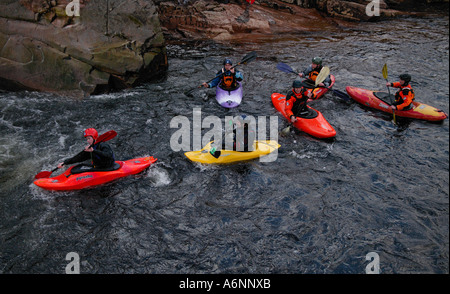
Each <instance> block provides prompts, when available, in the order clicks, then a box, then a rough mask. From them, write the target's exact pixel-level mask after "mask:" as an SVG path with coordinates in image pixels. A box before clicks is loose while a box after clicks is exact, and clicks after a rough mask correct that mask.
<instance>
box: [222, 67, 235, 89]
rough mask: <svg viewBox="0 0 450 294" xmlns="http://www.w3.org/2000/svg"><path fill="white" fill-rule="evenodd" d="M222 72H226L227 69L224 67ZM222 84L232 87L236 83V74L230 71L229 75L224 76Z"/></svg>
mask: <svg viewBox="0 0 450 294" xmlns="http://www.w3.org/2000/svg"><path fill="white" fill-rule="evenodd" d="M222 72H223V73H225V69H223V68H222ZM222 84H223V85H224V86H225V87H227V88H231V87H232V86H233V85H235V81H234V74H232V73H228V74H227V75H225V74H224V75H223V76H222Z"/></svg>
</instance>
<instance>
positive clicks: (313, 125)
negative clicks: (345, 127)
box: [272, 93, 336, 139]
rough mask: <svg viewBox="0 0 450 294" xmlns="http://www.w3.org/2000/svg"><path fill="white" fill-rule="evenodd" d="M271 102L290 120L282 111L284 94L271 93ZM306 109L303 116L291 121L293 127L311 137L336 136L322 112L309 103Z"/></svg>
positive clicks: (284, 101) (324, 137)
mask: <svg viewBox="0 0 450 294" xmlns="http://www.w3.org/2000/svg"><path fill="white" fill-rule="evenodd" d="M272 103H273V105H274V106H275V108H276V110H278V111H279V112H280V113H281V114H282V115H283V116H284V117H285V118H286V119H287V120H288V121H290V120H289V117H288V116H287V115H286V112H285V111H284V107H285V104H286V95H283V94H279V93H273V94H272ZM308 110H309V111H308V113H307V114H306V115H305V116H299V117H297V121H296V122H295V123H293V125H294V127H296V128H297V129H299V130H300V131H303V132H305V133H307V134H309V135H311V136H313V137H316V138H320V139H326V138H333V137H335V136H336V131H335V130H334V128H333V127H332V126H331V125H330V124H329V123H328V122H327V120H326V119H325V118H324V117H323V115H322V113H320V112H319V111H318V110H316V109H314V108H312V107H310V106H309V105H308Z"/></svg>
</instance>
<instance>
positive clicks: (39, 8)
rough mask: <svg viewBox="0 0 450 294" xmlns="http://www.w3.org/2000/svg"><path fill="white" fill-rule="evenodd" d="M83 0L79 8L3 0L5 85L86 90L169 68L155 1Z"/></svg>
mask: <svg viewBox="0 0 450 294" xmlns="http://www.w3.org/2000/svg"><path fill="white" fill-rule="evenodd" d="M78 1H79V3H80V5H79V7H80V9H79V12H80V16H76V15H72V16H68V15H67V14H66V6H67V5H68V4H69V3H71V1H68V0H62V1H59V0H58V1H56V0H52V1H45V0H21V1H11V0H1V1H0V64H1V66H0V86H3V88H6V89H9V90H14V89H28V90H38V91H50V92H57V93H60V94H65V95H69V96H75V97H84V96H87V95H91V94H98V93H103V92H108V91H114V90H120V89H123V88H127V87H132V86H136V85H138V84H140V83H143V82H147V81H150V80H154V79H158V78H161V77H162V76H163V75H164V73H165V71H166V70H167V56H166V49H165V40H164V37H163V34H162V30H161V27H160V23H159V18H158V12H157V9H156V6H155V5H154V4H153V2H151V1H143V0H136V1H115V0H109V1H87V0H85V1H83V0H78ZM78 1H77V0H74V2H78ZM74 11H75V10H73V11H72V12H74Z"/></svg>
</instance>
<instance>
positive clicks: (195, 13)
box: [157, 0, 331, 42]
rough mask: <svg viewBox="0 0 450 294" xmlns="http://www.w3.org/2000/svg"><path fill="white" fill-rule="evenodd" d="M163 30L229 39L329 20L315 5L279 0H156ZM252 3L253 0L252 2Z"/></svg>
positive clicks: (181, 36) (323, 23) (324, 24)
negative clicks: (185, 2)
mask: <svg viewBox="0 0 450 294" xmlns="http://www.w3.org/2000/svg"><path fill="white" fill-rule="evenodd" d="M157 2H158V4H159V6H158V7H159V14H160V21H161V25H162V26H163V30H164V33H165V34H166V35H167V36H168V38H171V39H189V40H192V39H212V40H214V41H219V42H220V41H229V40H232V39H233V40H236V39H240V38H253V37H255V36H258V35H267V36H270V35H274V34H283V33H292V32H302V31H309V30H316V29H318V28H326V27H330V26H331V24H330V22H329V21H328V20H326V19H325V18H324V17H323V16H321V15H320V13H319V12H318V11H317V10H315V9H305V8H301V7H300V6H297V5H295V4H289V3H283V2H281V1H265V2H262V1H261V2H259V3H258V4H253V5H248V4H246V2H245V1H244V4H235V3H230V4H223V3H220V2H218V1H206V0H198V1H192V2H189V4H188V5H179V4H178V3H176V2H173V1H157ZM255 3H256V2H255Z"/></svg>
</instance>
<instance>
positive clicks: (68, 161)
mask: <svg viewBox="0 0 450 294" xmlns="http://www.w3.org/2000/svg"><path fill="white" fill-rule="evenodd" d="M90 158H91V156H90V155H89V153H88V152H86V151H84V150H83V151H81V152H80V153H78V154H77V155H75V156H74V157H72V158H69V159H66V160H64V161H63V162H61V163H60V164H58V168H61V167H63V165H68V164H73V163H77V162H82V161H85V160H88V159H90Z"/></svg>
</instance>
